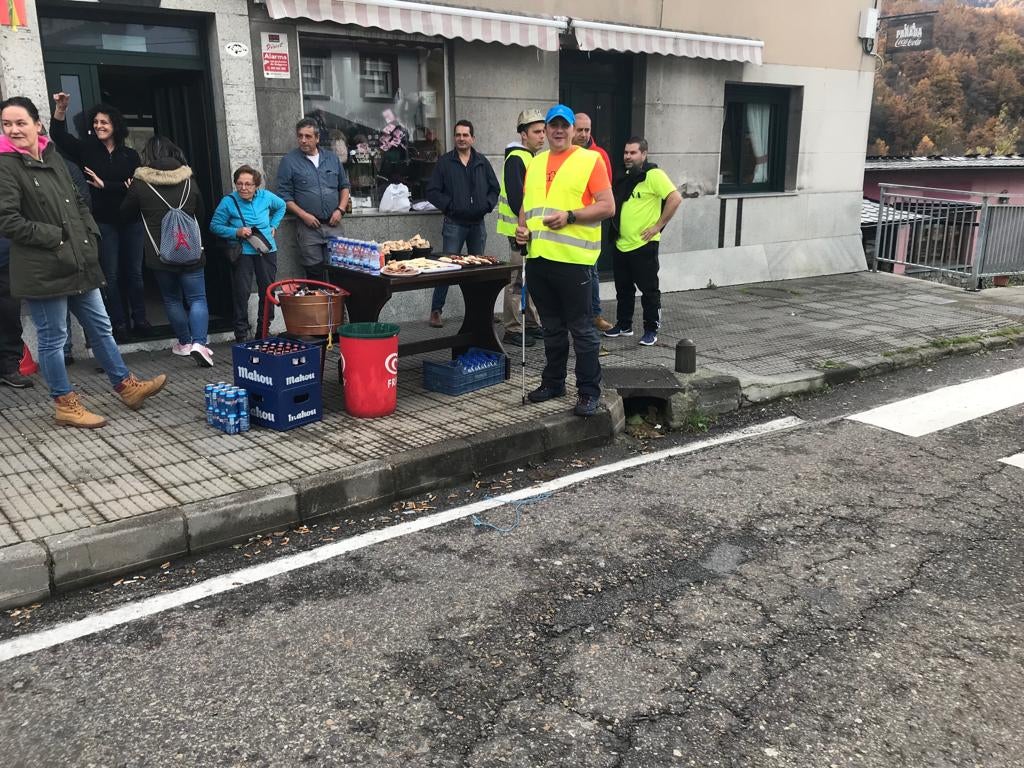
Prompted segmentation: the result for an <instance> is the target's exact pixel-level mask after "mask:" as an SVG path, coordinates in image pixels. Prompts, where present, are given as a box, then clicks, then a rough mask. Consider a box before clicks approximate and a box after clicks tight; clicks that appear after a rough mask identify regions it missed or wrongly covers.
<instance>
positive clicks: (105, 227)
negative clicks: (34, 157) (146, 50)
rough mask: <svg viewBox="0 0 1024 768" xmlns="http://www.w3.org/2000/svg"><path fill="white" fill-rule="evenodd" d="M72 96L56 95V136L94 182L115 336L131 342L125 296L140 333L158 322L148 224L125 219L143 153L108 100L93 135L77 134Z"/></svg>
mask: <svg viewBox="0 0 1024 768" xmlns="http://www.w3.org/2000/svg"><path fill="white" fill-rule="evenodd" d="M69 99H70V97H69V96H68V94H66V93H63V92H61V93H56V94H54V96H53V101H54V106H53V120H52V121H51V122H50V136H51V137H52V138H53V140H54V141H55V142H57V146H59V147H60V148H61V150H62V151H63V152H64V153H65V154H67V155H68V156H69V157H70V158H71V159H72V160H74V161H75V162H76V163H78V164H79V165H80V166H82V170H83V171H84V172H85V177H86V181H88V183H89V186H90V187H92V214H93V216H94V217H95V219H96V223H97V224H99V225H100V235H101V237H102V240H101V241H100V265H101V266H102V267H103V275H104V277H105V278H106V280H107V288H106V293H105V299H106V305H107V313H108V314H109V315H110V322H111V323H112V324H113V326H114V337H115V338H116V339H117V340H118V341H125V340H127V336H128V315H127V313H126V312H125V306H124V296H127V299H128V306H129V307H130V308H131V320H132V327H133V329H134V330H135V332H136V333H137V334H139V335H142V336H151V335H152V334H153V327H152V326H151V325H150V324H149V321H148V320H147V319H146V304H145V295H144V289H143V285H142V239H143V237H144V234H143V231H142V223H141V222H140V221H138V220H135V221H131V222H129V223H124V222H123V221H122V220H121V202H122V201H123V200H124V197H125V195H126V194H127V192H128V180H129V179H131V178H132V174H133V173H135V169H136V168H137V167H138V166H139V154H138V152H136V151H135V150H134V149H132V148H131V147H127V146H125V143H124V141H125V139H127V138H128V125H127V123H126V122H125V119H124V116H123V115H122V114H121V112H120V111H119V110H118V109H117V108H115V107H112V106H110V105H108V104H97V105H95V106H94V107H92V108H91V109H90V110H89V115H88V124H89V126H90V127H91V131H90V133H89V134H88V135H87V136H85V137H84V138H82V139H77V138H75V137H74V136H72V135H71V134H70V133H69V132H68V127H67V122H66V117H67V109H68V101H69Z"/></svg>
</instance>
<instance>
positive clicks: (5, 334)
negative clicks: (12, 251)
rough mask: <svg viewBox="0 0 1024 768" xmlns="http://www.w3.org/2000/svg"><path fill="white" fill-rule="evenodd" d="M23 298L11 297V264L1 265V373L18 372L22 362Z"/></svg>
mask: <svg viewBox="0 0 1024 768" xmlns="http://www.w3.org/2000/svg"><path fill="white" fill-rule="evenodd" d="M23 347H24V343H23V342H22V340H21V299H15V298H12V297H11V270H10V265H9V264H4V265H3V266H0V373H16V372H17V370H18V364H19V363H21V353H22V349H23Z"/></svg>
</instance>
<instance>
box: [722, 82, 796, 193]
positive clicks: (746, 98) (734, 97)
mask: <svg viewBox="0 0 1024 768" xmlns="http://www.w3.org/2000/svg"><path fill="white" fill-rule="evenodd" d="M790 94H791V89H790V88H784V87H779V86H764V85H732V84H729V85H726V86H725V122H724V124H723V126H722V157H721V166H720V169H719V184H718V191H719V193H720V194H731V193H738V192H781V191H782V190H783V188H784V184H785V178H786V156H787V152H786V146H787V141H788V134H787V131H788V121H789V109H790Z"/></svg>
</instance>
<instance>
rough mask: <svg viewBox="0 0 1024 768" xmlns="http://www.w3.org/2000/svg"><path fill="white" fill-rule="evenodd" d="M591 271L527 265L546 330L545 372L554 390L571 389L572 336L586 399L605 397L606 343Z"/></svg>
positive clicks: (539, 263)
mask: <svg viewBox="0 0 1024 768" xmlns="http://www.w3.org/2000/svg"><path fill="white" fill-rule="evenodd" d="M591 279H592V278H591V269H590V267H588V266H584V265H582V264H566V263H564V262H561V261H548V260H547V259H541V258H534V259H527V260H526V284H527V285H528V286H529V290H530V296H531V297H533V303H534V304H536V305H537V314H538V315H540V323H541V325H542V326H543V327H544V358H545V363H544V372H543V373H542V374H541V381H542V382H543V383H544V384H545V385H547V386H549V387H561V386H563V385H564V384H565V375H566V367H567V365H568V361H569V336H570V335H571V336H572V343H573V348H574V349H575V351H576V389H577V390H578V391H579V393H580V394H581V395H593V396H594V397H599V396H600V395H601V362H600V360H598V353H599V352H600V349H601V342H600V340H599V339H598V336H597V329H596V328H595V327H594V322H593V316H592V315H591V310H590V281H591Z"/></svg>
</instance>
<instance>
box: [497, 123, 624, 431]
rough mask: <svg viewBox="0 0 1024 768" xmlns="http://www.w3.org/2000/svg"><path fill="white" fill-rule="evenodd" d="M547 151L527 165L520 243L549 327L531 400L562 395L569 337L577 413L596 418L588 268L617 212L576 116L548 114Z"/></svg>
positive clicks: (595, 347)
mask: <svg viewBox="0 0 1024 768" xmlns="http://www.w3.org/2000/svg"><path fill="white" fill-rule="evenodd" d="M544 119H545V132H546V133H547V139H548V147H550V149H549V150H548V151H547V152H541V153H540V154H539V155H537V156H536V157H534V158H533V160H531V161H530V166H529V167H528V168H527V169H526V182H525V184H524V186H523V208H522V210H521V211H520V212H519V225H518V227H517V228H516V242H517V243H519V244H521V245H524V244H527V243H528V244H529V254H528V255H527V259H526V283H527V285H529V287H530V289H529V290H530V295H531V296H533V300H534V301H535V302H536V303H537V311H538V312H539V313H540V321H541V325H542V326H543V327H544V356H545V359H546V362H545V365H544V371H543V373H542V374H541V385H540V386H539V387H538V388H537V389H535V390H533V391H532V392H530V394H529V395H528V396H527V397H528V398H529V400H530V401H531V402H534V403H540V402H544V401H545V400H550V399H552V398H554V397H561V396H563V395H564V394H565V376H566V366H567V362H568V359H569V335H570V334H571V335H572V341H573V348H574V350H575V352H576V389H577V392H578V398H577V401H576V407H575V408H574V409H573V412H574V413H575V414H576V415H577V416H593V415H594V414H595V413H596V412H597V407H598V404H599V401H600V397H601V363H600V361H599V360H598V352H599V350H600V341H599V339H598V335H597V329H596V328H595V327H594V324H593V316H592V314H591V308H590V290H591V288H590V282H591V280H592V277H591V270H590V267H591V266H593V265H594V263H595V262H596V261H597V257H598V256H599V255H600V254H601V222H602V221H603V220H604V219H607V218H608V217H609V216H612V215H614V213H615V200H614V198H613V197H612V191H611V181H610V180H609V178H608V170H607V168H605V165H604V163H603V162H602V161H601V157H600V156H599V155H598V154H597V153H596V152H592V151H591V150H589V149H584V148H583V147H578V146H574V145H573V143H572V137H573V132H574V129H573V126H574V123H575V115H574V114H573V111H572V110H571V109H569V107H567V106H565V105H564V104H557V105H555V106H554V107H552V108H551V109H549V110H548V113H547V115H545V118H544Z"/></svg>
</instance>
